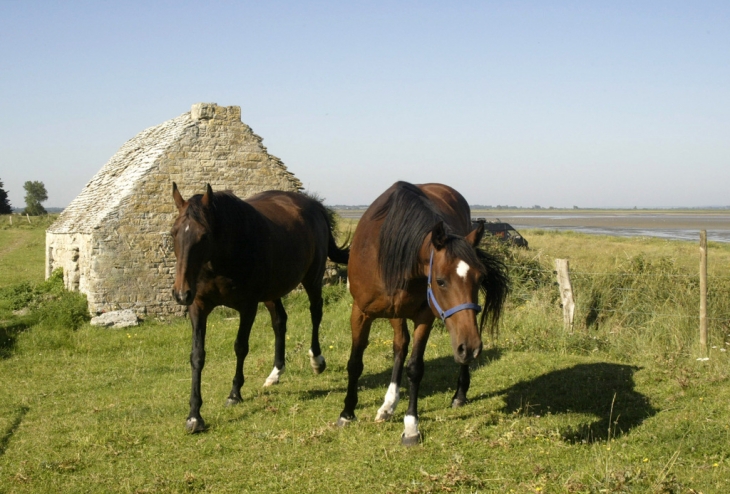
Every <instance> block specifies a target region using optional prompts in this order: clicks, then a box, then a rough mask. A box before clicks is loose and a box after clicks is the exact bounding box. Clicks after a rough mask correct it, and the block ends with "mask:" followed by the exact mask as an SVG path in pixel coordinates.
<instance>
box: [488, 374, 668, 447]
mask: <svg viewBox="0 0 730 494" xmlns="http://www.w3.org/2000/svg"><path fill="white" fill-rule="evenodd" d="M637 370H639V368H638V367H634V366H630V365H620V364H610V363H595V364H580V365H576V366H573V367H569V368H567V369H561V370H557V371H553V372H549V373H547V374H544V375H542V376H539V377H536V378H535V379H531V380H529V381H523V382H519V383H517V384H515V385H514V386H511V387H509V388H507V389H505V390H502V391H497V392H496V393H492V394H490V395H488V396H485V398H486V397H492V396H504V399H505V407H504V408H503V410H502V412H504V413H514V414H524V415H530V416H539V415H547V414H553V415H555V414H561V413H562V414H565V413H580V414H590V415H594V416H596V417H597V420H595V421H593V422H591V423H583V424H580V425H578V426H577V427H573V426H569V427H567V428H565V429H564V430H562V431H561V434H562V436H563V439H564V440H565V441H568V442H573V443H575V442H587V443H590V442H596V441H605V440H607V439H609V438H613V437H619V436H621V435H623V434H626V433H628V432H629V431H630V430H631V429H633V428H634V427H637V426H638V425H641V423H642V422H643V421H644V420H646V419H647V418H649V417H651V416H653V415H655V414H656V413H657V410H656V409H655V408H654V407H652V406H651V404H650V403H649V400H648V398H647V397H646V396H644V395H642V394H641V393H638V392H636V391H635V390H634V377H633V376H634V373H635V372H636V371H637Z"/></svg>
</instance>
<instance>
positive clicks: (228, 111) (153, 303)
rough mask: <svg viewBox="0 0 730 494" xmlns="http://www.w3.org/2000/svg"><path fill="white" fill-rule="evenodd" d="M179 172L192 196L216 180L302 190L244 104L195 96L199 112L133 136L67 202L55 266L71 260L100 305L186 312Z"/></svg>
mask: <svg viewBox="0 0 730 494" xmlns="http://www.w3.org/2000/svg"><path fill="white" fill-rule="evenodd" d="M173 181H174V182H176V183H177V184H178V187H179V188H180V191H181V193H182V194H183V196H184V197H185V198H188V197H190V196H192V195H194V194H199V193H202V192H203V191H204V190H205V189H204V188H205V184H207V183H210V184H211V186H212V187H213V189H214V190H232V191H233V192H234V193H235V194H236V195H237V196H239V197H241V198H246V197H249V196H251V195H253V194H255V193H257V192H261V191H264V190H271V189H278V190H299V189H301V182H300V181H299V180H298V179H296V177H294V175H292V174H291V173H290V172H289V171H288V170H287V169H286V167H285V166H284V164H283V163H282V162H281V160H279V159H278V158H276V157H274V156H271V155H270V154H268V152H267V150H266V148H265V147H264V146H263V145H262V139H261V138H260V137H259V136H257V135H256V134H254V133H253V131H252V130H251V128H250V127H249V126H247V125H246V124H244V123H242V122H241V110H240V108H239V107H237V106H230V107H221V106H218V105H216V104H214V103H210V104H206V103H200V104H196V105H193V107H192V110H191V112H190V113H186V114H184V115H181V116H180V117H178V118H176V119H173V120H170V121H168V122H165V123H164V124H162V125H160V126H157V127H153V128H152V129H147V130H146V131H144V132H142V133H140V134H139V135H138V136H137V137H135V138H134V139H132V140H130V141H129V142H127V143H126V144H125V145H124V146H123V147H122V148H121V149H120V151H119V152H118V153H117V154H116V155H115V156H114V157H112V159H111V160H110V162H109V163H107V165H106V166H105V167H104V168H102V170H101V171H100V172H99V173H98V174H97V175H96V176H95V177H94V179H92V181H91V182H90V183H89V185H87V187H86V189H84V192H82V194H81V195H79V197H77V198H76V199H75V200H74V202H72V204H71V205H70V206H69V208H67V211H68V212H69V214H68V215H66V212H67V211H64V213H63V214H62V215H61V217H59V220H58V221H57V222H56V223H54V225H52V226H51V228H49V230H48V233H47V241H46V243H47V249H46V250H47V256H48V259H47V263H46V264H47V275H48V274H50V272H51V271H52V270H53V269H55V268H56V267H63V268H64V280H65V282H66V284H67V286H69V287H70V288H74V287H78V289H79V290H80V291H82V292H83V293H86V294H87V298H88V300H89V311H90V312H91V313H92V314H97V313H100V312H105V311H110V310H118V309H133V310H134V311H135V312H136V313H137V314H138V315H139V316H142V317H144V316H145V315H156V316H164V315H169V314H179V313H182V312H183V310H184V308H183V307H180V306H179V305H177V304H175V303H174V300H173V298H172V293H171V289H172V283H173V277H174V273H175V256H174V253H173V250H172V238H171V237H170V233H169V232H170V229H171V227H172V223H173V221H174V219H175V218H176V216H177V209H176V208H175V205H174V202H173V199H172V182H173ZM85 192H86V194H85ZM74 249H76V250H74ZM74 258H76V260H74ZM75 263H76V264H75ZM75 273H78V275H77V274H75ZM77 277H78V283H76V281H74V280H75V279H76V278H77Z"/></svg>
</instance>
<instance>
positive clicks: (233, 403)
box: [226, 396, 243, 407]
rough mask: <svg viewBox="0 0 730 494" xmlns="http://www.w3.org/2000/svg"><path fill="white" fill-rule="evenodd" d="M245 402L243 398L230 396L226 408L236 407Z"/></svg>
mask: <svg viewBox="0 0 730 494" xmlns="http://www.w3.org/2000/svg"><path fill="white" fill-rule="evenodd" d="M242 401H243V400H242V399H241V398H231V397H230V396H229V397H228V399H227V400H226V406H227V407H234V406H236V405H238V404H239V403H241V402H242Z"/></svg>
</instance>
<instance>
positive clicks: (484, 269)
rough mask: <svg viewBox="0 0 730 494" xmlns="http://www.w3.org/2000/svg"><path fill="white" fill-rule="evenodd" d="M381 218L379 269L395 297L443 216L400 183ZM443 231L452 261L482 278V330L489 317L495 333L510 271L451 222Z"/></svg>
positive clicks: (380, 212) (379, 213)
mask: <svg viewBox="0 0 730 494" xmlns="http://www.w3.org/2000/svg"><path fill="white" fill-rule="evenodd" d="M383 217H385V221H384V222H383V225H382V227H381V229H380V238H379V239H378V240H379V250H378V265H379V266H380V273H381V276H382V278H383V282H384V284H385V291H386V293H387V294H388V295H393V294H395V292H396V291H397V290H405V289H406V287H407V286H408V281H409V280H410V279H412V278H414V277H415V276H417V274H418V254H419V252H420V250H421V245H422V244H423V240H424V239H425V238H426V235H428V234H429V233H430V232H431V231H432V230H433V228H434V227H435V226H436V225H437V224H438V223H439V222H440V221H443V220H444V218H443V216H442V215H441V213H440V212H439V210H438V209H437V208H436V207H435V206H434V204H433V202H431V200H430V199H429V198H428V197H427V196H426V194H424V193H423V191H421V189H419V188H418V187H416V186H415V185H413V184H410V183H408V182H397V183H396V184H395V190H394V191H393V193H392V194H391V196H390V197H389V198H388V200H387V201H386V202H385V204H383V205H382V206H381V207H380V208H379V209H378V210H377V211H376V212H375V214H374V218H375V219H380V218H383ZM444 229H445V230H446V233H447V239H446V246H445V248H446V254H447V255H448V256H449V257H450V258H451V259H455V258H458V259H461V260H463V261H464V262H466V263H467V264H468V265H469V266H471V267H473V268H474V269H477V270H479V272H480V273H481V274H483V275H484V276H483V277H482V282H481V285H480V287H479V288H480V291H481V292H482V293H483V295H484V300H485V301H484V310H483V312H482V315H481V318H480V323H479V326H480V327H483V325H484V323H485V321H486V319H489V320H490V329H491V330H494V328H495V327H496V324H497V322H498V320H499V316H500V312H501V308H502V305H503V303H504V300H505V298H506V296H507V292H508V291H509V279H508V277H507V272H506V268H505V266H504V264H503V263H502V261H501V260H500V259H498V258H497V257H495V256H494V255H492V254H490V253H488V252H486V251H485V250H483V249H480V248H474V247H473V246H472V245H471V244H469V243H468V242H467V241H466V240H465V239H464V237H461V236H459V235H454V234H453V233H452V232H451V228H450V226H449V225H448V224H446V223H444ZM424 296H425V293H424Z"/></svg>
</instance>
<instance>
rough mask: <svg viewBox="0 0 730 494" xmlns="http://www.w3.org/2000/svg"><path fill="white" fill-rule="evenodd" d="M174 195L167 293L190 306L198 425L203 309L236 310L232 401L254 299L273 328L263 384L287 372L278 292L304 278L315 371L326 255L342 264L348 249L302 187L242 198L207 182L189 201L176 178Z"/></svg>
mask: <svg viewBox="0 0 730 494" xmlns="http://www.w3.org/2000/svg"><path fill="white" fill-rule="evenodd" d="M172 195H173V198H174V199H175V205H176V206H177V210H178V217H177V219H176V220H175V224H174V226H173V228H172V236H173V239H174V245H175V257H176V258H177V265H176V273H175V284H174V285H173V288H172V293H173V295H174V297H175V299H176V300H177V301H178V303H180V304H183V305H187V306H189V308H188V310H189V313H190V321H191V322H192V324H193V345H192V347H193V348H192V352H191V353H190V366H191V368H192V373H193V382H192V391H191V394H190V415H189V416H188V419H187V423H186V427H187V430H188V431H189V432H198V431H202V430H204V429H205V422H204V421H203V418H202V417H201V416H200V407H201V405H202V404H203V400H202V398H201V395H200V375H201V372H202V370H203V366H204V365H205V327H206V320H207V318H208V314H210V312H211V311H212V310H213V308H214V307H216V306H219V305H225V306H227V307H231V308H233V309H236V310H237V311H238V312H239V313H240V315H241V320H240V324H239V327H238V336H237V337H236V343H235V345H234V348H235V351H236V373H235V377H234V378H233V388H232V389H231V393H230V395H229V396H228V402H227V403H228V404H229V405H232V404H236V403H239V402H240V401H241V386H243V382H244V378H243V361H244V359H245V358H246V355H247V354H248V338H249V334H250V332H251V326H252V325H253V321H254V318H255V317H256V309H257V306H258V303H259V302H263V303H264V304H265V305H266V308H267V309H268V310H269V313H270V314H271V323H272V325H273V327H274V335H275V345H274V348H275V355H274V369H273V370H272V371H271V374H270V375H269V377H268V378H267V379H266V382H265V383H264V386H269V385H271V384H274V383H277V382H278V381H279V376H280V375H281V373H282V372H283V371H284V347H285V341H286V319H287V315H286V312H285V311H284V305H283V304H282V303H281V298H282V297H283V296H284V295H286V294H287V293H289V292H290V291H292V290H293V289H294V288H295V287H296V286H297V285H299V283H301V284H302V285H303V286H304V289H305V290H306V292H307V295H308V296H309V303H310V305H309V310H310V313H311V316H312V345H311V348H310V350H309V356H310V360H311V364H312V368H313V369H314V371H315V372H316V373H320V372H322V371H323V370H324V369H325V365H326V364H325V360H324V357H323V356H322V352H321V349H320V346H319V324H320V322H321V320H322V276H323V274H324V270H325V263H326V260H327V257H329V258H330V259H331V260H332V261H334V262H338V263H346V262H347V260H348V257H349V249H346V248H340V247H338V246H337V244H336V243H335V239H334V237H333V236H332V225H331V222H330V220H329V216H328V214H327V210H326V209H325V207H324V206H323V205H322V204H321V203H320V202H318V201H316V200H314V199H311V198H309V197H308V196H306V195H303V194H299V193H296V192H282V191H268V192H262V193H260V194H257V195H255V196H253V197H251V198H249V199H247V200H246V201H242V200H241V199H239V198H237V197H236V196H235V195H233V194H232V193H230V192H216V193H215V194H214V193H213V190H212V189H211V187H210V185H208V186H207V188H206V191H205V193H204V194H202V195H200V194H198V195H195V196H193V197H191V198H190V199H189V200H187V201H186V200H185V199H183V197H182V196H181V195H180V192H179V191H178V189H177V185H176V184H174V183H173V184H172Z"/></svg>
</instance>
